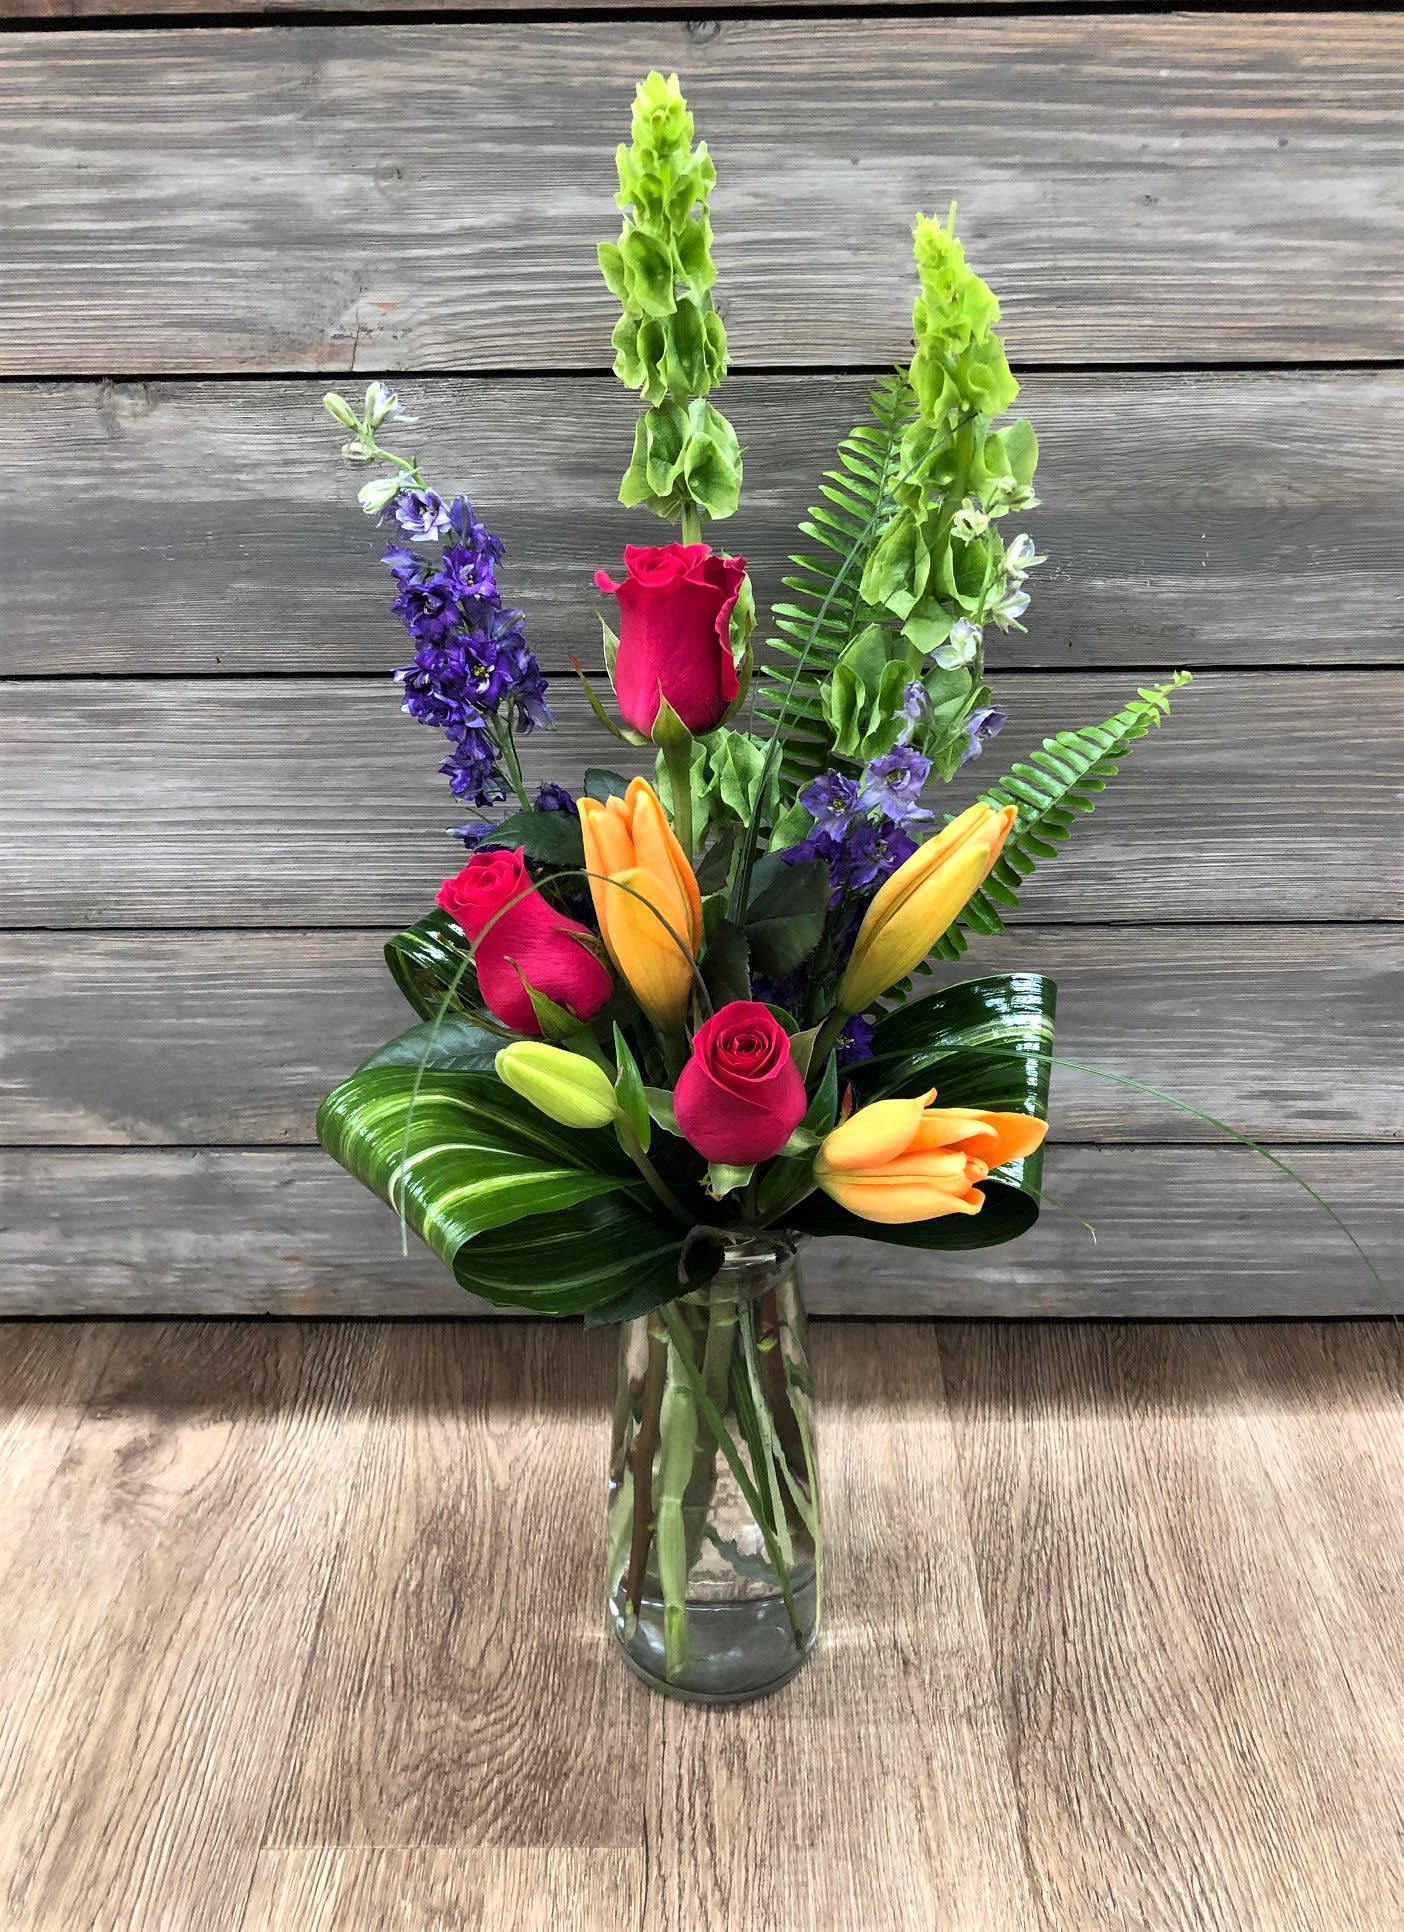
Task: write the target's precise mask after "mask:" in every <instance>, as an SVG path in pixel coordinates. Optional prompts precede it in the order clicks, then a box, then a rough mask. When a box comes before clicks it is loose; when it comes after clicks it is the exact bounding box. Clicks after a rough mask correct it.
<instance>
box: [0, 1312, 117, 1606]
mask: <svg viewBox="0 0 1404 1932" xmlns="http://www.w3.org/2000/svg"><path fill="white" fill-rule="evenodd" d="M115 1340H116V1336H115V1334H114V1332H113V1330H112V1329H111V1328H110V1327H91V1328H69V1327H65V1328H62V1329H59V1330H58V1331H55V1330H54V1329H53V1328H52V1327H51V1326H50V1325H49V1324H48V1323H47V1322H6V1323H4V1324H3V1325H0V1586H2V1585H3V1583H4V1579H5V1573H6V1571H7V1570H8V1569H9V1567H10V1564H11V1563H12V1562H13V1561H14V1560H15V1558H16V1557H17V1555H18V1554H19V1552H20V1551H21V1550H22V1549H23V1548H24V1546H25V1544H26V1542H27V1540H28V1539H29V1538H31V1537H32V1536H33V1535H35V1534H36V1532H37V1533H41V1534H42V1531H43V1509H44V1505H45V1502H46V1499H47V1497H48V1494H49V1489H50V1485H51V1484H52V1482H53V1480H54V1477H55V1475H56V1474H57V1472H58V1470H59V1468H60V1466H61V1464H62V1462H63V1459H64V1457H65V1455H66V1454H67V1453H68V1449H69V1445H70V1443H71V1442H72V1440H73V1435H74V1432H75V1430H76V1429H77V1428H78V1425H79V1423H80V1421H81V1420H82V1416H83V1412H84V1410H85V1409H86V1408H87V1406H88V1404H89V1402H90V1401H91V1399H92V1396H93V1392H94V1390H95V1389H96V1387H97V1385H98V1381H99V1378H100V1377H101V1374H102V1371H103V1368H104V1367H105V1365H106V1363H107V1360H108V1357H109V1356H110V1355H111V1353H112V1348H113V1344H114V1342H115Z"/></svg>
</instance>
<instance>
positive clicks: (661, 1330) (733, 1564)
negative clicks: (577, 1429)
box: [608, 1234, 823, 1704]
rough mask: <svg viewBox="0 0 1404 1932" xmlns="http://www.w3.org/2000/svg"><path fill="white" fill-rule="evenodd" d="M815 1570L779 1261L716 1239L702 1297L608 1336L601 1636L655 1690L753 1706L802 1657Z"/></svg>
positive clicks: (801, 1321) (795, 1287)
mask: <svg viewBox="0 0 1404 1932" xmlns="http://www.w3.org/2000/svg"><path fill="white" fill-rule="evenodd" d="M822 1558H823V1535H822V1530H821V1526H820V1518H819V1479H818V1466H817V1464H816V1462H815V1455H814V1421H813V1383H812V1379H811V1376H810V1368H809V1352H808V1339H807V1332H806V1324H805V1315H804V1303H803V1301H802V1299H801V1295H800V1281H799V1265H798V1261H797V1258H796V1254H795V1250H794V1248H793V1246H791V1245H790V1244H788V1243H787V1242H784V1241H781V1240H778V1239H776V1238H775V1237H774V1236H772V1235H768V1234H762V1235H756V1236H749V1235H738V1236H727V1237H725V1239H724V1244H723V1257H722V1263H721V1266H720V1268H719V1269H718V1271H717V1273H716V1274H715V1275H714V1276H713V1278H712V1279H711V1281H710V1282H709V1283H708V1284H707V1286H706V1287H705V1288H699V1289H696V1290H695V1291H693V1292H692V1293H690V1294H686V1295H683V1296H681V1297H679V1299H678V1300H677V1301H674V1302H670V1303H669V1304H668V1305H667V1306H666V1307H665V1308H660V1309H655V1310H654V1312H653V1313H652V1314H649V1315H645V1316H640V1317H638V1318H637V1319H636V1320H634V1321H630V1322H626V1323H625V1324H624V1325H623V1329H622V1333H621V1338H620V1348H619V1391H618V1398H617V1400H616V1403H615V1412H614V1440H613V1449H612V1453H611V1458H610V1477H609V1565H608V1590H609V1622H610V1629H611V1631H612V1633H613V1635H614V1638H615V1641H616V1642H617V1643H618V1645H619V1647H620V1649H621V1650H622V1651H623V1653H624V1658H625V1661H626V1662H627V1663H628V1664H629V1666H630V1668H631V1669H632V1670H634V1671H636V1672H637V1674H638V1675H639V1676H640V1677H642V1678H643V1679H644V1680H645V1681H646V1682H647V1683H649V1684H651V1685H653V1686H654V1687H655V1688H656V1689H658V1690H662V1691H666V1692H668V1693H669V1694H670V1695H672V1696H675V1697H681V1698H685V1699H688V1700H690V1701H692V1702H695V1703H705V1704H725V1703H736V1702H740V1701H742V1700H744V1699H747V1698H752V1697H761V1696H763V1695H764V1694H765V1693H766V1692H767V1691H771V1690H775V1689H776V1688H777V1687H778V1686H779V1685H781V1684H783V1683H785V1682H786V1680H787V1679H788V1678H790V1677H793V1676H794V1674H795V1672H796V1671H797V1670H798V1669H799V1668H800V1666H801V1665H802V1664H803V1663H804V1660H805V1658H806V1657H807V1656H808V1655H809V1652H810V1650H811V1649H812V1648H813V1645H814V1639H815V1636H816V1635H817V1633H818V1628H819V1597H820V1566H821V1562H822Z"/></svg>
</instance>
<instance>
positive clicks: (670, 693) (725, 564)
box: [595, 543, 746, 737]
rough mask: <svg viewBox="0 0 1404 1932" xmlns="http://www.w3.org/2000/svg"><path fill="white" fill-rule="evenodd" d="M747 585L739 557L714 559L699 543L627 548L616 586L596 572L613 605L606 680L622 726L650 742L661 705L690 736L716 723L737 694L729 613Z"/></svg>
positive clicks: (608, 578)
mask: <svg viewBox="0 0 1404 1932" xmlns="http://www.w3.org/2000/svg"><path fill="white" fill-rule="evenodd" d="M745 580H746V560H745V558H744V557H718V556H716V555H715V554H714V553H713V551H712V550H711V548H710V547H709V546H708V545H707V544H705V543H664V544H659V545H657V546H652V547H650V546H646V545H643V544H633V543H631V544H629V545H628V546H627V547H626V548H625V551H624V578H623V581H622V582H621V583H616V582H615V581H614V579H613V578H612V577H611V576H610V574H609V572H608V571H607V570H597V571H596V572H595V582H596V584H597V585H598V586H599V588H600V589H601V590H602V591H605V592H606V593H607V594H608V595H610V596H612V597H617V598H618V599H619V650H618V652H617V654H616V656H615V660H614V666H613V671H612V673H611V675H612V677H613V681H614V695H615V697H616V698H617V699H618V702H619V715H620V716H621V717H622V718H623V720H624V722H625V724H627V725H630V726H632V727H633V729H634V730H635V731H641V732H642V733H643V734H644V736H645V737H648V736H649V735H650V734H651V733H652V731H653V727H654V724H655V722H656V720H657V717H658V708H659V700H660V699H661V698H666V699H667V700H668V703H669V704H670V705H671V706H672V708H673V710H674V711H675V712H676V713H677V715H678V717H679V718H681V719H682V721H683V723H684V724H685V725H686V726H687V728H688V730H689V731H690V732H691V733H692V734H693V736H694V737H699V736H700V735H701V734H702V733H703V732H704V731H712V730H714V729H715V728H716V726H717V725H719V724H720V723H721V722H722V720H723V718H725V716H726V714H727V712H728V711H729V710H730V709H731V707H732V705H734V704H735V702H736V699H737V696H738V693H739V689H740V686H739V681H738V678H737V674H736V659H735V656H734V654H733V652H732V648H731V613H732V611H733V610H734V609H735V608H736V599H737V597H738V596H739V595H740V593H741V586H742V584H743V583H744V582H745Z"/></svg>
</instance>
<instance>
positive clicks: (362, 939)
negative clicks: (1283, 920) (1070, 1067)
mask: <svg viewBox="0 0 1404 1932" xmlns="http://www.w3.org/2000/svg"><path fill="white" fill-rule="evenodd" d="M1002 969H1008V970H1013V971H1020V972H1045V973H1048V974H1050V975H1051V976H1052V977H1053V978H1055V979H1056V980H1057V981H1058V985H1059V996H1060V1011H1059V1016H1058V1042H1057V1050H1058V1052H1059V1053H1060V1054H1061V1055H1063V1056H1064V1057H1066V1058H1067V1059H1070V1060H1077V1061H1081V1062H1084V1063H1086V1064H1088V1065H1091V1066H1096V1067H1103V1068H1106V1069H1107V1070H1108V1071H1109V1072H1112V1073H1121V1074H1124V1075H1128V1076H1129V1077H1130V1078H1132V1079H1136V1080H1141V1081H1144V1082H1146V1083H1147V1084H1149V1085H1151V1086H1154V1087H1160V1088H1162V1089H1165V1090H1166V1091H1168V1092H1171V1093H1174V1094H1176V1095H1177V1096H1178V1097H1179V1098H1181V1099H1182V1100H1185V1101H1187V1102H1189V1103H1190V1104H1191V1105H1193V1106H1197V1107H1200V1108H1202V1109H1203V1110H1205V1111H1206V1112H1208V1113H1214V1114H1223V1115H1227V1116H1228V1117H1229V1118H1230V1119H1231V1120H1232V1121H1233V1124H1234V1125H1235V1126H1236V1127H1238V1128H1239V1129H1240V1130H1241V1131H1242V1132H1244V1133H1248V1134H1251V1135H1253V1137H1254V1138H1255V1139H1259V1140H1271V1139H1274V1138H1279V1139H1291V1140H1294V1141H1324V1142H1331V1143H1340V1142H1344V1141H1352V1140H1358V1141H1370V1142H1373V1141H1378V1140H1380V1139H1382V1138H1390V1137H1394V1138H1398V1137H1400V1136H1401V1135H1404V1088H1402V1087H1401V1082H1400V1078H1399V1067H1398V1031H1399V1025H1398V1015H1399V1013H1400V1012H1401V1011H1404V927H1401V926H1360V927H1332V926H1322V927H1302V926H1283V927H1252V926H1247V927H1232V926H1227V927H1224V926H1220V927H1213V926H1153V927H1144V926H1142V927H1127V928H1112V927H1091V928H1084V929H1078V928H1075V927H1066V926H1053V927H1043V928H1040V927H1024V928H1022V929H1021V930H1019V931H1017V932H1010V933H1007V934H1005V935H1004V936H1003V937H1002V938H999V939H994V940H989V941H985V942H983V943H982V944H981V945H980V947H979V949H978V951H976V952H974V953H972V954H971V955H970V958H969V961H968V965H967V967H966V968H964V969H960V968H955V969H952V970H951V973H950V977H952V978H958V977H963V976H964V972H965V971H968V972H971V973H978V972H994V971H999V970H1002ZM412 1020H413V1015H412V1014H411V1012H410V1010H409V1008H408V1007H407V1006H406V1005H405V1003H404V1002H403V1000H402V999H401V998H400V995H399V994H398V993H397V992H396V990H395V988H394V987H393V985H392V984H391V981H390V977H389V975H388V973H387V972H386V971H385V968H384V965H383V963H382V960H381V955H380V935H379V934H378V933H373V932H368V931H365V932H303V933H299V932H286V933H278V932H229V933H179V932H177V933H141V934H135V933H128V934H121V933H91V934H90V933H82V934H68V935H65V936H64V937H63V938H61V939H59V938H56V936H55V935H54V934H52V933H6V934H0V1142H8V1143H17V1144H20V1145H35V1146H40V1145H49V1144H53V1145H58V1146H74V1147H77V1146H85V1145H87V1146H105V1145H133V1146H141V1145H158V1146H176V1145H181V1144H185V1143H191V1144H202V1145H211V1144H213V1145H220V1144H228V1143H231V1142H234V1143H239V1144H241V1145H243V1144H250V1145H252V1144H260V1143H261V1144H266V1145H296V1144H299V1143H307V1142H310V1141H311V1139H312V1138H313V1133H312V1121H313V1116H314V1114H315V1112H316V1109H317V1106H318V1103H319V1102H320V1101H321V1099H322V1097H323V1096H324V1095H325V1094H326V1093H327V1092H328V1090H329V1089H330V1088H331V1087H332V1086H334V1085H335V1083H336V1082H337V1081H338V1080H339V1079H341V1078H343V1077H344V1075H345V1074H347V1073H348V1072H349V1071H350V1070H351V1068H352V1067H354V1066H355V1065H356V1064H357V1063H358V1062H359V1061H360V1060H361V1059H363V1058H364V1057H365V1055H366V1054H367V1053H368V1052H369V1051H370V1049H371V1048H372V1047H373V1046H378V1045H379V1044H380V1042H381V1041H382V1040H384V1039H388V1038H389V1037H390V1036H391V1035H392V1034H395V1033H398V1032H399V1031H400V1030H401V1029H402V1028H403V1027H405V1026H407V1025H409V1024H411V1023H412ZM1054 1081H1055V1084H1054V1102H1053V1113H1054V1119H1055V1122H1056V1126H1057V1131H1058V1133H1059V1134H1060V1135H1061V1136H1063V1137H1066V1138H1072V1139H1087V1140H1092V1139H1095V1140H1117V1141H1126V1140H1137V1139H1142V1140H1144V1139H1155V1140H1172V1141H1204V1140H1213V1141H1217V1139H1218V1136H1217V1134H1215V1132H1214V1131H1213V1130H1212V1129H1211V1128H1208V1127H1206V1126H1204V1125H1203V1124H1202V1123H1200V1122H1198V1121H1196V1120H1194V1119H1192V1118H1191V1117H1190V1116H1188V1115H1185V1114H1182V1113H1179V1112H1177V1111H1176V1110H1175V1109H1173V1108H1171V1107H1168V1106H1166V1105H1165V1104H1164V1103H1162V1102H1158V1101H1155V1100H1152V1099H1150V1098H1148V1097H1146V1096H1144V1095H1140V1094H1136V1093H1134V1092H1132V1091H1130V1090H1129V1089H1126V1088H1123V1087H1119V1086H1116V1085H1115V1084H1113V1083H1112V1082H1110V1081H1106V1080H1099V1079H1096V1078H1094V1077H1093V1076H1091V1075H1086V1074H1079V1073H1073V1072H1070V1071H1067V1070H1065V1069H1059V1070H1058V1072H1057V1073H1056V1074H1055V1076H1054Z"/></svg>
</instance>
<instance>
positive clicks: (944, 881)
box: [836, 804, 1016, 1013]
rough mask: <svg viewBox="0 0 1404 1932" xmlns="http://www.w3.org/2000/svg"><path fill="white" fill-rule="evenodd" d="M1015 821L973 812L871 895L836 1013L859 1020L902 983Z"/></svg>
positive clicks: (1004, 814) (975, 885)
mask: <svg viewBox="0 0 1404 1932" xmlns="http://www.w3.org/2000/svg"><path fill="white" fill-rule="evenodd" d="M1015 816H1016V808H1015V807H1014V806H1013V805H1006V806H1004V807H1003V809H1002V810H1000V811H995V810H994V809H993V808H992V807H991V806H989V805H985V804H975V805H972V806H970V807H969V809H968V810H967V811H964V812H962V813H961V814H960V816H959V817H958V818H953V819H952V820H951V822H950V824H949V825H948V826H947V827H946V828H945V830H944V831H943V832H939V833H938V834H937V835H936V837H935V838H934V839H928V841H927V842H926V844H925V845H923V846H919V847H918V848H917V850H916V851H915V852H914V853H913V854H912V856H911V858H909V859H908V860H907V862H906V864H905V865H903V866H899V867H898V869H897V871H896V872H894V873H893V875H892V877H891V878H890V879H889V880H888V881H887V883H886V885H884V886H883V888H882V890H881V891H880V892H879V893H878V894H877V896H876V898H875V899H874V900H873V902H872V904H871V905H870V906H869V907H868V910H867V912H866V913H865V914H864V915H863V923H862V925H861V926H860V927H859V928H858V937H857V938H856V939H855V940H854V942H853V951H852V953H851V954H850V955H849V960H848V965H847V967H846V968H845V970H844V975H843V978H842V980H841V981H840V982H839V989H838V996H837V1000H836V1004H837V1006H838V1009H839V1011H840V1012H841V1013H862V1012H864V1011H865V1010H866V1009H867V1008H868V1007H870V1006H871V1005H872V1004H873V1002H874V1000H877V999H880V998H881V997H882V995H883V994H884V993H885V992H886V991H887V989H888V987H889V986H895V985H896V983H897V981H898V980H899V979H905V977H906V976H907V974H908V973H910V972H911V971H912V970H913V968H914V967H916V966H918V965H920V963H921V961H922V960H923V959H925V958H926V955H927V954H928V953H929V952H930V951H931V948H932V947H933V946H934V945H935V944H936V942H937V940H938V939H940V938H941V936H942V935H943V933H944V932H945V931H946V929H947V927H948V926H950V925H951V924H952V922H953V921H954V920H955V918H956V916H957V915H958V914H959V912H960V910H961V908H962V907H963V906H964V904H965V902H966V900H967V899H969V898H970V896H971V894H972V893H974V892H976V891H977V890H978V889H979V887H980V886H981V885H982V884H983V883H984V881H985V878H986V877H987V875H988V873H989V871H990V868H991V867H992V866H993V865H994V862H995V860H996V859H997V858H998V857H999V855H1000V852H1001V850H1002V849H1003V846H1004V842H1005V840H1006V839H1007V838H1008V836H1009V832H1010V828H1011V827H1012V826H1013V823H1014V819H1015Z"/></svg>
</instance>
